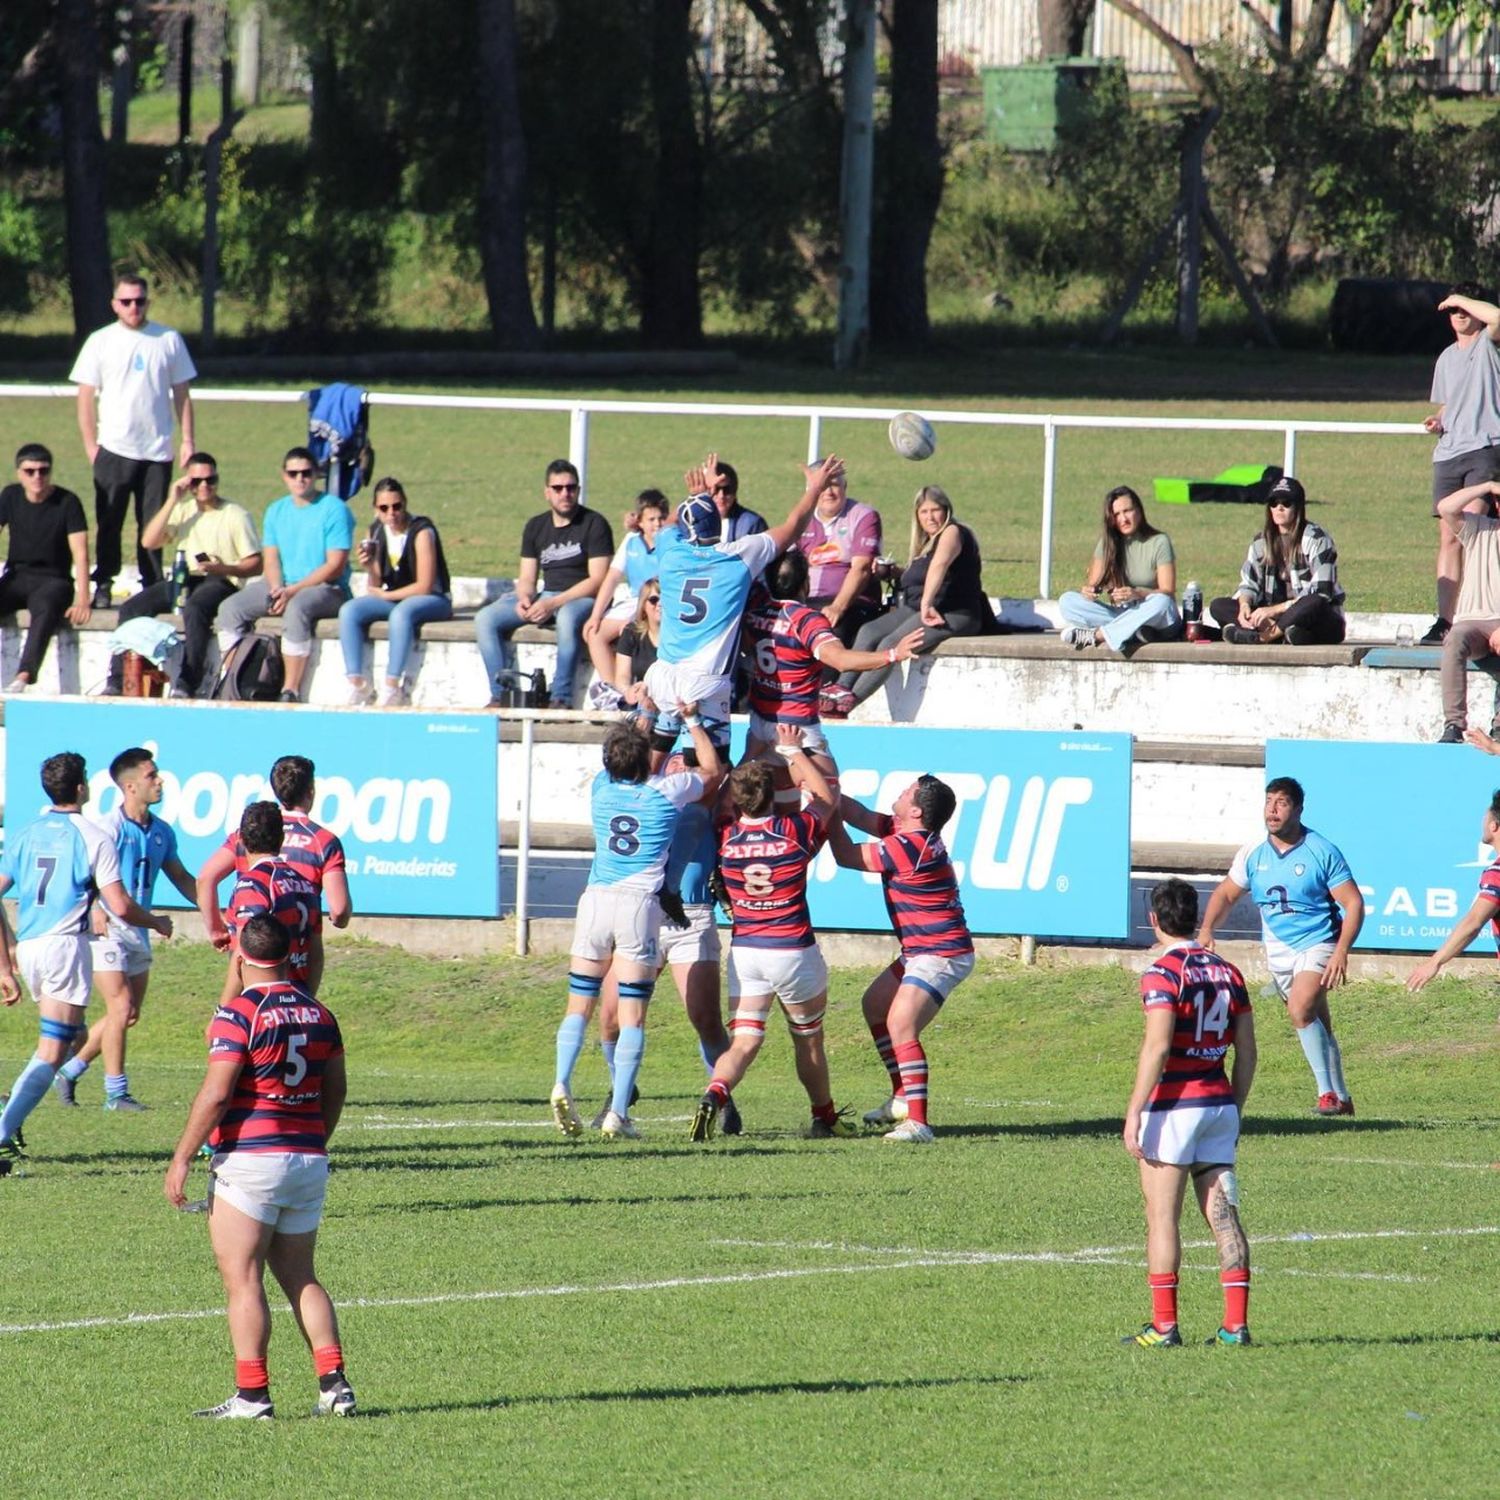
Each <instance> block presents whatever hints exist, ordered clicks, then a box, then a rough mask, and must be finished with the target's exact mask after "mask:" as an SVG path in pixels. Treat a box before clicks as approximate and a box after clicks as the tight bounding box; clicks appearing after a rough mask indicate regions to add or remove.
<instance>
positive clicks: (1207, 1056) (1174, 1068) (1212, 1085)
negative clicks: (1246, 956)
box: [1141, 942, 1250, 1110]
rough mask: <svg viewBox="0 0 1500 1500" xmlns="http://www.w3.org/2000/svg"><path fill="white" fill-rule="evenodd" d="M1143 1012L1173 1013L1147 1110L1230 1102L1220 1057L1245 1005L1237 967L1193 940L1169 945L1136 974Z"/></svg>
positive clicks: (1230, 1042)
mask: <svg viewBox="0 0 1500 1500" xmlns="http://www.w3.org/2000/svg"><path fill="white" fill-rule="evenodd" d="M1141 1003H1142V1005H1144V1006H1145V1008H1146V1010H1147V1011H1152V1010H1157V1009H1160V1008H1161V1007H1163V1006H1166V1007H1169V1008H1170V1009H1171V1011H1172V1013H1173V1016H1174V1018H1175V1019H1174V1020H1173V1023H1172V1050H1171V1052H1170V1053H1169V1054H1168V1055H1167V1065H1166V1067H1165V1068H1164V1069H1163V1070H1162V1075H1161V1080H1160V1082H1158V1083H1157V1085H1156V1087H1155V1088H1154V1089H1152V1090H1151V1097H1150V1098H1149V1099H1148V1100H1147V1101H1146V1108H1147V1109H1148V1110H1157V1109H1177V1108H1191V1107H1193V1106H1195V1105H1196V1106H1199V1107H1202V1106H1203V1105H1206V1104H1231V1103H1233V1102H1234V1090H1233V1089H1232V1088H1231V1087H1230V1086H1229V1076H1228V1074H1226V1073H1225V1071H1224V1056H1225V1054H1226V1053H1227V1052H1228V1051H1229V1049H1230V1047H1231V1046H1232V1045H1233V1044H1234V1023H1235V1021H1236V1020H1237V1019H1238V1018H1239V1017H1240V1016H1242V1015H1244V1014H1245V1012H1246V1011H1248V1010H1249V1009H1250V996H1249V993H1248V992H1247V991H1246V989H1245V980H1244V977H1243V976H1242V975H1241V973H1240V971H1239V970H1238V969H1237V968H1235V966H1234V965H1233V964H1232V963H1230V962H1229V961H1228V959H1224V958H1220V957H1219V955H1218V954H1217V953H1210V952H1209V951H1208V949H1207V948H1200V947H1198V945H1197V944H1196V943H1188V942H1182V943H1174V944H1173V945H1172V946H1171V947H1170V948H1168V949H1167V950H1166V952H1165V953H1163V954H1162V955H1161V956H1160V957H1159V958H1158V959H1157V960H1156V962H1155V963H1154V964H1152V965H1151V967H1150V968H1149V969H1147V970H1146V972H1145V973H1144V974H1142V975H1141Z"/></svg>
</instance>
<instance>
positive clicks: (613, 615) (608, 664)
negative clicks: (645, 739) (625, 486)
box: [583, 490, 667, 709]
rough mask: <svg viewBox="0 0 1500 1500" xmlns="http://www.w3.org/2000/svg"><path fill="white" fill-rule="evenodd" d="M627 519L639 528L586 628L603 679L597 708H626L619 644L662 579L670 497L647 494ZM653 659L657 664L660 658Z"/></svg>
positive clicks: (618, 554) (594, 691)
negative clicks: (646, 593)
mask: <svg viewBox="0 0 1500 1500" xmlns="http://www.w3.org/2000/svg"><path fill="white" fill-rule="evenodd" d="M627 514H628V515H629V516H630V517H631V518H632V519H633V520H634V521H635V525H634V526H632V527H629V528H628V529H627V531H626V536H625V540H624V541H623V542H621V543H620V545H619V547H618V548H616V550H615V555H614V558H613V560H612V561H611V562H610V565H609V571H608V572H607V573H606V574H605V575H604V582H603V583H602V584H601V585H600V588H599V592H598V594H596V595H595V597H594V612H593V613H592V614H591V615H590V616H589V622H588V624H587V625H585V626H584V627H583V639H584V641H585V642H586V643H587V645H588V648H589V660H590V661H592V662H593V664H594V671H595V672H597V673H598V674H599V680H598V681H597V682H596V683H594V685H593V686H592V687H591V688H590V689H589V706H590V707H591V708H605V709H609V708H618V707H619V706H620V699H619V697H618V696H617V695H616V693H615V677H616V660H617V657H616V650H615V642H616V641H618V640H619V639H620V634H621V632H622V631H624V630H626V629H628V628H629V626H630V623H631V621H632V620H638V619H639V617H640V611H639V609H638V608H637V604H638V602H639V600H640V596H641V591H642V589H644V588H645V586H646V584H648V583H651V582H653V581H654V580H655V578H656V533H657V532H658V531H660V530H661V528H662V526H663V525H664V524H665V522H666V519H667V497H666V496H665V495H664V494H662V492H661V491H660V490H642V491H641V492H640V494H639V495H637V496H636V501H635V506H634V508H633V509H632V510H630V511H629V512H627ZM622 583H623V584H624V585H625V590H624V593H623V595H621V596H620V597H619V598H618V599H617V598H616V597H615V596H616V594H617V593H618V592H619V589H620V585H621V584H622ZM628 654H629V653H627V655H628ZM652 660H653V661H654V660H655V656H654V655H653V657H652ZM647 665H648V666H649V665H650V663H649V662H648V663H647ZM643 670H644V669H643Z"/></svg>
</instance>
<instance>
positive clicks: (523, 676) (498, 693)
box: [495, 667, 547, 708]
mask: <svg viewBox="0 0 1500 1500" xmlns="http://www.w3.org/2000/svg"><path fill="white" fill-rule="evenodd" d="M495 697H496V699H497V700H498V702H499V704H500V707H501V708H546V706H547V674H546V673H545V672H543V671H542V670H541V668H540V667H538V668H537V670H536V671H535V672H522V671H520V670H518V669H517V668H515V667H510V668H507V669H506V670H505V671H503V672H501V673H500V674H499V675H498V677H497V678H496V686H495Z"/></svg>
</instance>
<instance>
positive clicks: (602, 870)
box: [589, 771, 703, 891]
mask: <svg viewBox="0 0 1500 1500" xmlns="http://www.w3.org/2000/svg"><path fill="white" fill-rule="evenodd" d="M590 795H591V799H592V805H593V820H594V863H593V865H592V866H591V867H590V869H589V884H590V885H612V886H622V887H624V888H626V889H629V890H642V891H658V890H660V889H661V878H662V873H663V872H664V871H665V870H666V868H667V856H668V854H669V853H670V852H671V849H672V834H673V833H674V832H675V830H676V828H677V810H678V809H679V808H681V807H686V806H687V804H688V803H690V802H696V801H697V800H698V799H699V798H700V797H701V796H702V795H703V778H702V777H701V776H698V775H697V774H696V773H695V772H692V771H679V772H678V773H677V774H676V775H673V776H654V777H652V778H651V780H649V781H615V780H613V779H611V777H610V774H609V772H608V771H600V773H599V774H598V775H597V776H596V777H595V778H594V786H593V790H592V792H591V794H590Z"/></svg>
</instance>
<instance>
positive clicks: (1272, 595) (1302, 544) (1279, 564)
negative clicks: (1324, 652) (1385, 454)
mask: <svg viewBox="0 0 1500 1500" xmlns="http://www.w3.org/2000/svg"><path fill="white" fill-rule="evenodd" d="M1338 558H1339V555H1338V549H1337V548H1336V547H1335V546H1334V545H1333V538H1332V537H1331V536H1329V534H1328V533H1327V532H1326V531H1324V530H1323V528H1322V527H1321V526H1319V525H1318V523H1317V522H1316V521H1309V520H1308V519H1307V492H1306V491H1305V490H1304V489H1303V488H1302V486H1301V484H1300V483H1299V482H1298V481H1297V480H1295V479H1292V478H1290V477H1287V478H1283V479H1278V480H1277V481H1276V483H1275V484H1273V485H1272V486H1271V489H1270V492H1269V494H1268V495H1267V496H1266V524H1265V529H1264V530H1263V531H1262V532H1261V533H1260V534H1259V535H1258V536H1256V537H1255V539H1254V540H1253V541H1252V542H1251V543H1250V551H1249V553H1248V554H1247V555H1246V558H1245V565H1244V567H1242V568H1241V569H1240V583H1239V587H1238V588H1237V589H1235V591H1234V593H1233V594H1232V595H1230V596H1229V597H1228V598H1224V599H1215V600H1214V601H1213V603H1212V604H1210V605H1209V607H1208V612H1209V614H1210V615H1211V616H1212V617H1213V618H1214V620H1215V621H1217V622H1218V624H1219V625H1221V626H1222V627H1223V630H1224V639H1225V640H1226V641H1228V642H1229V643H1230V644H1231V645H1234V646H1253V645H1257V644H1265V645H1270V644H1273V643H1275V642H1279V641H1285V642H1286V644H1287V645H1289V646H1336V645H1338V643H1339V642H1340V641H1342V640H1343V639H1344V591H1343V589H1341V588H1340V587H1339V574H1338Z"/></svg>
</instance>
